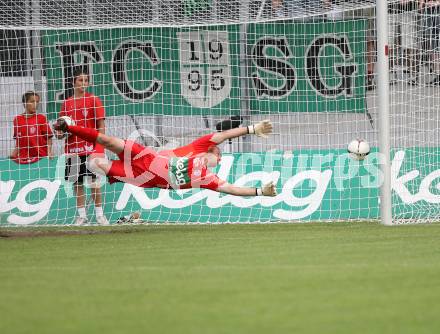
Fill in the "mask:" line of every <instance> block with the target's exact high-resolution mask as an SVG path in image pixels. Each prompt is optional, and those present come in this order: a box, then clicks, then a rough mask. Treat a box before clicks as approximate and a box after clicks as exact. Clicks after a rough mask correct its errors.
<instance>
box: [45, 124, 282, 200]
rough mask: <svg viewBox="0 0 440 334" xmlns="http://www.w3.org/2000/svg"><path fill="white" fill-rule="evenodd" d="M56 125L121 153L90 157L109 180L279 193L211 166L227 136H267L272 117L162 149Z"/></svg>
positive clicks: (251, 193)
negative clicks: (233, 179) (238, 181)
mask: <svg viewBox="0 0 440 334" xmlns="http://www.w3.org/2000/svg"><path fill="white" fill-rule="evenodd" d="M54 129H55V130H57V131H61V132H67V133H71V134H73V135H75V136H78V137H80V138H82V139H84V140H86V141H88V142H90V143H98V144H101V145H103V146H104V147H105V148H106V149H108V150H110V151H112V152H114V153H115V154H117V155H118V157H119V160H110V161H109V160H107V159H105V158H102V157H96V158H94V159H91V161H90V162H89V163H90V168H92V169H93V170H94V171H95V172H98V173H100V174H104V175H106V176H107V178H108V180H109V182H110V183H114V182H125V183H130V184H133V185H136V186H139V187H143V188H163V189H170V188H173V189H189V188H205V189H210V190H213V191H217V192H222V193H227V194H231V195H236V196H276V194H277V192H276V188H275V185H274V184H273V182H269V183H267V184H265V185H263V186H262V187H257V188H254V187H238V186H235V185H232V184H230V183H228V182H226V181H224V180H221V179H220V178H219V177H218V176H217V175H215V174H213V173H212V172H211V171H210V170H209V167H214V166H216V165H217V164H218V163H219V161H220V159H221V151H220V149H219V147H218V146H217V145H218V144H221V143H222V142H224V141H225V140H228V139H232V138H236V137H240V136H245V135H248V134H255V135H257V136H259V137H264V138H267V135H268V134H270V133H271V132H272V124H271V122H270V121H268V120H265V121H261V122H259V123H257V124H255V125H250V126H247V127H239V128H235V129H230V130H227V131H223V132H218V133H217V132H216V133H212V134H209V135H206V136H203V137H200V138H199V139H197V140H195V141H193V142H192V143H190V144H189V145H186V146H182V147H179V148H176V149H174V150H167V151H160V152H156V151H155V150H153V149H151V148H149V147H144V146H142V145H140V144H138V143H136V142H134V141H131V140H123V139H121V138H117V137H111V136H108V135H105V134H103V133H99V132H98V131H96V129H92V128H84V127H81V126H76V125H68V122H67V121H66V118H63V117H61V118H59V119H58V120H57V121H56V122H55V124H54Z"/></svg>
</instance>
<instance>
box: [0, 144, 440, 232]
mask: <svg viewBox="0 0 440 334" xmlns="http://www.w3.org/2000/svg"><path fill="white" fill-rule="evenodd" d="M439 153H440V148H433V149H432V148H430V149H424V148H417V149H412V150H406V151H405V150H399V151H397V152H395V153H394V156H393V160H392V187H393V210H394V215H397V216H399V217H401V218H410V217H413V218H414V217H418V218H423V217H425V218H427V217H429V216H430V215H433V214H434V215H436V216H438V213H439V208H438V203H440V190H439V189H440V188H439V182H438V179H439V178H440V169H439V168H438V166H439V165H440V164H439V163H440V158H439V157H440V154H439ZM422 157H430V159H431V161H430V163H429V164H426V165H420V161H423V159H422ZM434 160H435V161H434ZM378 161H379V156H378V153H377V152H376V151H375V150H373V152H372V153H371V154H370V155H369V157H368V158H367V159H366V160H364V161H361V162H358V161H354V160H352V159H350V158H349V156H348V155H347V153H344V152H343V151H342V150H327V151H325V150H319V151H313V150H310V151H305V150H301V151H293V152H292V151H287V152H266V153H243V154H233V155H224V156H223V158H222V161H221V164H220V166H219V167H218V169H217V170H216V172H217V173H218V175H219V176H220V178H222V179H225V180H227V181H228V182H230V183H235V184H237V185H259V184H261V183H262V182H267V181H269V180H273V181H274V182H275V183H276V184H277V189H278V195H277V196H276V197H234V196H231V195H225V194H219V193H216V192H213V191H210V190H200V189H190V190H184V191H183V190H182V191H169V190H163V189H162V190H161V189H143V188H138V187H135V186H131V185H128V184H122V183H117V184H114V185H109V184H107V183H105V180H104V182H103V184H102V191H103V193H104V204H105V205H104V211H105V213H106V215H107V217H108V219H109V220H110V221H111V222H113V223H114V222H115V221H116V220H117V219H118V218H120V217H121V216H124V215H128V214H130V213H131V212H134V211H139V212H140V213H141V218H142V219H143V220H145V221H146V222H158V223H161V222H172V223H185V222H212V223H225V222H273V221H322V220H339V219H361V220H365V219H377V218H379V203H378V196H379V186H380V184H381V181H382V178H381V174H380V171H379V169H378ZM64 164H65V161H64V156H61V157H59V158H58V159H56V160H47V159H43V160H41V161H39V162H37V163H35V164H32V165H17V164H15V163H14V162H12V161H10V160H0V170H1V172H0V190H1V191H0V224H1V225H29V224H71V223H72V220H73V217H74V216H75V215H76V205H75V197H74V195H73V190H72V185H71V183H67V182H65V181H64ZM89 217H90V218H92V217H93V206H91V207H89Z"/></svg>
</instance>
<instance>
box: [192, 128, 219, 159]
mask: <svg viewBox="0 0 440 334" xmlns="http://www.w3.org/2000/svg"><path fill="white" fill-rule="evenodd" d="M212 136H214V133H210V134H209V135H206V136H203V137H200V138H198V139H196V140H194V141H193V142H192V143H191V144H190V145H192V146H193V147H194V151H195V152H194V153H196V154H197V153H206V152H207V151H208V148H210V147H211V146H215V145H217V144H216V143H215V142H213V141H212V140H211V138H212Z"/></svg>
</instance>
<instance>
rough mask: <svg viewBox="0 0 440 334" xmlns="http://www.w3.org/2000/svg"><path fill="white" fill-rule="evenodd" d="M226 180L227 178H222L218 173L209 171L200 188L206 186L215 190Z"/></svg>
mask: <svg viewBox="0 0 440 334" xmlns="http://www.w3.org/2000/svg"><path fill="white" fill-rule="evenodd" d="M225 182H226V181H225V180H222V179H220V178H219V177H218V176H217V175H215V174H213V173H208V174H206V175H205V176H204V177H203V181H202V184H201V185H200V188H205V189H210V190H214V191H215V190H217V189H218V187H220V186H221V185H223V184H224V183H225Z"/></svg>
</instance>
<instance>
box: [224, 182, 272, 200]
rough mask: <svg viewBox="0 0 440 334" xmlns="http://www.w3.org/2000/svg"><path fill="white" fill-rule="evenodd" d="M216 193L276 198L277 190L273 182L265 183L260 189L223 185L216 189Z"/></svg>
mask: <svg viewBox="0 0 440 334" xmlns="http://www.w3.org/2000/svg"><path fill="white" fill-rule="evenodd" d="M217 191H218V192H221V193H226V194H231V195H235V196H271V197H273V196H276V195H277V189H276V188H275V185H274V184H273V182H272V181H271V182H269V183H266V184H265V185H263V186H262V187H261V188H254V187H237V186H234V185H233V184H230V183H227V182H226V183H224V184H222V185H221V186H220V187H218V188H217Z"/></svg>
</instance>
